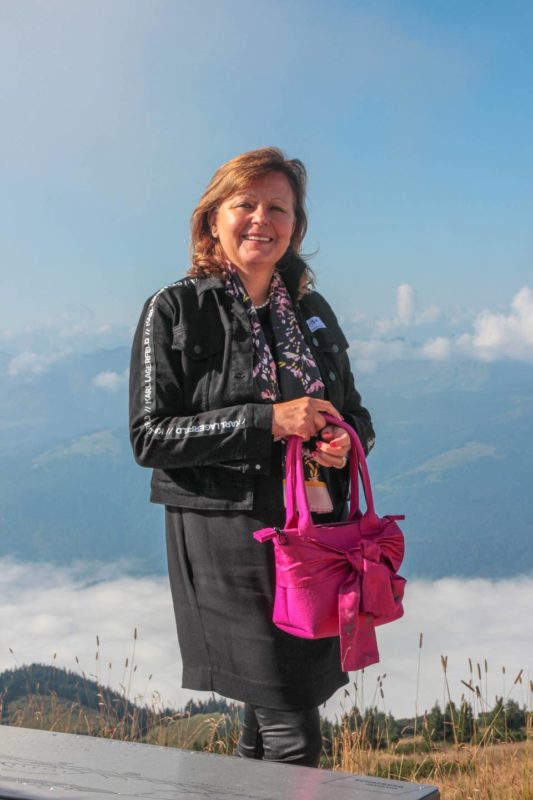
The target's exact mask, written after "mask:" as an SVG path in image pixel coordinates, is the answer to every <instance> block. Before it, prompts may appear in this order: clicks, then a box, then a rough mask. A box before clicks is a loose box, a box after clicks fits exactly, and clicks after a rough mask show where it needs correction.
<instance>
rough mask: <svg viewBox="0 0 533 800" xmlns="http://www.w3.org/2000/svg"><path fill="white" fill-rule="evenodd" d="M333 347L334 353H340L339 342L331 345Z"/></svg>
mask: <svg viewBox="0 0 533 800" xmlns="http://www.w3.org/2000/svg"><path fill="white" fill-rule="evenodd" d="M331 349H332V351H333V352H334V353H338V352H339V345H338V344H333V345H331Z"/></svg>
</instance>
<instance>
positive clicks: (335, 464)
mask: <svg viewBox="0 0 533 800" xmlns="http://www.w3.org/2000/svg"><path fill="white" fill-rule="evenodd" d="M305 184H306V173H305V169H304V167H303V165H302V163H301V162H300V161H298V160H297V159H292V160H290V159H287V158H285V156H284V155H283V153H282V152H281V151H280V150H278V149H276V148H263V149H260V150H254V151H251V152H249V153H244V154H242V155H240V156H237V158H235V159H233V160H232V161H229V162H228V163H227V164H223V165H222V166H221V167H220V168H219V169H218V170H217V172H216V173H215V175H214V176H213V179H212V180H211V182H210V184H209V186H208V187H207V189H206V191H205V193H204V195H203V197H202V198H201V200H200V202H199V203H198V205H197V207H196V209H195V211H194V213H193V216H192V224H191V227H192V236H191V251H192V262H193V263H192V267H191V269H190V270H189V273H188V274H189V277H188V278H185V279H183V280H180V281H178V282H177V283H174V284H172V285H170V286H167V287H165V288H164V289H161V290H160V291H158V292H157V293H156V294H155V295H154V296H153V297H151V298H150V299H149V300H148V301H147V303H146V306H145V309H144V311H143V314H142V316H141V320H140V323H139V327H138V329H137V333H136V336H135V340H134V345H133V352H132V361H131V370H130V429H131V441H132V445H133V450H134V453H135V457H136V459H137V461H138V463H139V464H141V465H143V466H148V467H153V468H154V474H153V478H152V496H151V499H152V501H153V502H156V503H163V504H164V505H165V506H166V531H167V552H168V565H169V574H170V584H171V589H172V596H173V601H174V611H175V616H176V624H177V629H178V638H179V643H180V648H181V653H182V657H183V686H184V688H189V689H196V690H208V691H216V692H218V693H220V694H223V695H226V696H227V697H231V698H234V699H236V700H241V701H242V702H244V703H245V715H244V728H243V734H242V737H241V741H240V744H239V748H238V752H239V755H241V756H243V757H251V758H263V757H264V758H266V759H271V760H275V761H289V762H291V763H294V764H306V765H316V764H317V762H318V759H319V756H320V750H321V738H320V724H319V716H318V710H317V706H318V705H319V704H321V703H323V702H324V701H325V700H327V698H328V697H330V696H331V695H332V694H333V692H334V691H335V690H336V689H337V688H338V687H339V686H342V685H343V684H344V683H346V682H347V676H346V675H345V674H344V673H343V672H342V671H341V669H340V656H339V641H338V638H328V639H321V640H307V639H301V638H297V637H294V636H291V635H289V634H287V633H284V632H283V631H281V630H279V629H278V628H276V627H275V626H274V625H273V623H272V606H273V596H274V562H273V553H272V550H271V549H269V548H268V547H266V546H260V545H259V544H258V543H257V542H255V541H254V540H253V538H252V533H253V531H254V530H257V529H259V528H264V527H267V526H272V525H282V524H283V519H284V516H285V512H284V500H283V462H284V450H285V445H284V442H285V439H286V437H288V436H291V435H295V436H299V437H301V438H302V439H303V440H304V441H306V442H307V441H309V440H312V441H314V442H315V444H314V445H312V446H311V445H310V446H309V447H308V448H307V450H306V456H305V475H306V483H307V489H308V493H309V499H310V505H311V508H312V510H313V511H315V512H316V513H321V514H323V515H324V516H323V517H322V519H323V521H329V520H338V519H341V518H342V517H343V516H344V514H345V507H346V496H347V470H346V468H345V467H346V453H347V451H348V449H349V437H348V435H347V433H345V431H344V430H343V429H342V428H340V427H338V426H336V425H326V422H325V419H324V416H323V413H324V412H327V413H329V414H331V415H333V416H334V417H336V418H341V417H343V418H344V419H345V420H346V421H347V422H348V423H349V424H350V425H351V426H352V427H353V428H354V429H355V430H356V431H357V433H358V434H359V437H360V438H361V440H362V442H363V445H364V446H365V448H366V449H367V450H368V449H369V447H370V446H371V444H372V441H373V430H372V424H371V421H370V415H369V413H368V411H367V410H366V409H365V408H363V407H362V405H361V398H360V396H359V394H358V392H357V391H356V389H355V386H354V381H353V377H352V374H351V371H350V365H349V360H348V356H347V353H346V349H347V342H346V339H345V337H344V335H343V333H342V331H341V330H340V328H339V326H338V323H337V320H336V318H335V315H334V314H333V312H332V310H331V309H330V307H329V306H328V304H327V303H326V301H325V300H324V299H323V298H322V297H321V296H320V295H319V294H318V293H317V292H315V291H311V286H312V273H311V271H310V270H309V268H308V267H307V265H306V263H305V262H304V261H303V260H302V258H300V256H299V255H298V252H299V250H300V247H301V243H302V239H303V237H304V235H305V231H306V226H307V219H306V214H305V205H304V201H305Z"/></svg>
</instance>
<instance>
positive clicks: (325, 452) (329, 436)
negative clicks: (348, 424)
mask: <svg viewBox="0 0 533 800" xmlns="http://www.w3.org/2000/svg"><path fill="white" fill-rule="evenodd" d="M320 436H321V437H322V439H321V440H319V441H318V442H317V443H316V449H315V452H314V453H313V459H314V460H315V461H316V462H317V464H320V466H321V467H335V468H336V469H342V468H343V467H344V466H345V465H346V460H347V457H348V453H349V452H350V446H351V443H350V437H349V436H348V434H347V433H346V431H345V430H344V428H339V427H337V426H336V425H326V427H325V428H322V430H321V431H320Z"/></svg>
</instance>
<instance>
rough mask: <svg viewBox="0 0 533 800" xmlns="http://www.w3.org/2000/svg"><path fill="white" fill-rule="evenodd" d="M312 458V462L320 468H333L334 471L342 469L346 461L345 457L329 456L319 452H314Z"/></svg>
mask: <svg viewBox="0 0 533 800" xmlns="http://www.w3.org/2000/svg"><path fill="white" fill-rule="evenodd" d="M312 456H313V460H314V461H316V463H317V464H320V466H321V467H334V468H335V469H342V468H343V467H345V466H346V464H347V461H348V459H347V457H346V456H345V455H331V454H329V453H323V452H322V451H321V450H315V452H314V453H313V454H312Z"/></svg>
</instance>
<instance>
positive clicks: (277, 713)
mask: <svg viewBox="0 0 533 800" xmlns="http://www.w3.org/2000/svg"><path fill="white" fill-rule="evenodd" d="M321 751H322V736H321V733H320V717H319V715H318V708H310V709H305V710H302V711H281V710H279V709H277V708H263V707H262V706H253V705H250V704H249V703H245V705H244V720H243V726H242V734H241V738H240V741H239V744H238V745H237V755H238V756H240V757H241V758H264V759H265V760H267V761H281V762H285V763H287V764H298V765H300V766H304V767H317V766H318V762H319V761H320V753H321Z"/></svg>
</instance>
